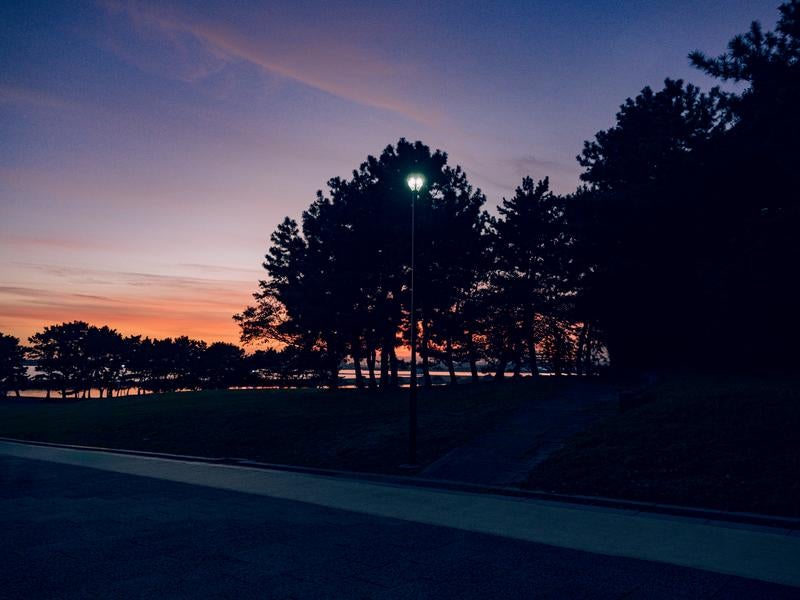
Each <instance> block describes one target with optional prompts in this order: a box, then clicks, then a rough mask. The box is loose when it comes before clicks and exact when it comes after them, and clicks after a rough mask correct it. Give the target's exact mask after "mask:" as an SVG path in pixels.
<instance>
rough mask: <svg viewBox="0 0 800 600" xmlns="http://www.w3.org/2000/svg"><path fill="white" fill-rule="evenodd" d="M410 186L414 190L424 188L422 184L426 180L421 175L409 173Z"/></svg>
mask: <svg viewBox="0 0 800 600" xmlns="http://www.w3.org/2000/svg"><path fill="white" fill-rule="evenodd" d="M407 181H408V187H410V188H411V189H412V191H415V192H418V191H420V189H422V184H423V183H425V180H424V179H423V178H422V176H421V175H409V176H408V180H407Z"/></svg>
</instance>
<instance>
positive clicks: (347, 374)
mask: <svg viewBox="0 0 800 600" xmlns="http://www.w3.org/2000/svg"><path fill="white" fill-rule="evenodd" d="M27 369H28V377H33V376H34V375H36V374H37V373H38V371H37V370H36V367H33V366H28V367H27ZM362 373H363V375H364V380H365V381H367V379H368V377H369V373H368V371H367V370H366V369H363V370H362ZM489 375H490V374H489V373H481V372H478V376H479V377H480V378H481V379H484V378H485V377H487V376H489ZM521 375H522V377H530V373H524V372H523V373H521ZM540 375H551V373H540ZM513 376H514V372H513V371H506V377H513ZM397 377H398V380H399V384H400V387H408V385H409V382H410V380H411V371H409V370H405V371H403V370H401V371H398V372H397ZM375 378H376V379H378V380H380V372H379V371H378V372H376V373H375ZM456 378H457V380H458V381H459V382H467V381H471V380H472V373H471V372H470V371H456ZM422 381H423V380H422V371H421V370H418V371H417V382H418V384H422ZM339 382H340V386H339V387H342V388H355V386H356V372H355V369H342V370H341V371H339ZM431 382H432V383H433V385H447V384H449V383H450V373H449V372H447V371H431ZM275 387H276V386H269V385H266V386H233V387H232V388H231V389H234V390H236V389H273V388H275ZM186 391H188V390H186ZM145 393H150V392H145ZM21 394H22V395H23V396H27V397H29V398H45V397H46V396H47V392H46V391H45V390H37V389H28V390H22V391H21ZM82 395H83V392H80V393H79V394H78V397H80V396H82ZM123 395H124V393H123ZM130 395H135V391H134V390H133V389H132V390H130ZM50 397H51V398H52V399H58V398H61V394H60V392H59V391H58V390H53V391H52V392H51V393H50ZM91 397H92V398H99V397H100V390H99V389H97V388H92V389H91ZM67 398H70V399H72V398H75V396H74V395H68V396H67Z"/></svg>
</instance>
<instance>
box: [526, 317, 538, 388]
mask: <svg viewBox="0 0 800 600" xmlns="http://www.w3.org/2000/svg"><path fill="white" fill-rule="evenodd" d="M527 333H528V360H529V361H530V369H531V377H538V376H539V361H538V359H537V356H536V336H535V335H534V333H533V320H532V321H531V322H530V323H529V324H528V332H527Z"/></svg>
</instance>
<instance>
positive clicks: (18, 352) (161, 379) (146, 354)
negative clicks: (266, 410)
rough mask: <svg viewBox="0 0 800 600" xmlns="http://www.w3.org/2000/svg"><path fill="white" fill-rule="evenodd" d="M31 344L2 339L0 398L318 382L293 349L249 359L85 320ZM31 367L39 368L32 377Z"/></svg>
mask: <svg viewBox="0 0 800 600" xmlns="http://www.w3.org/2000/svg"><path fill="white" fill-rule="evenodd" d="M28 341H29V345H28V346H27V347H23V346H22V345H20V342H19V339H18V338H16V337H13V336H10V335H4V334H2V333H0V396H6V395H7V394H8V393H9V392H15V393H16V394H17V395H19V393H20V390H24V389H28V388H36V389H44V390H46V391H47V397H50V394H51V393H56V394H59V395H60V396H61V397H62V398H66V397H69V396H73V397H82V398H87V397H91V396H92V394H93V393H95V394H96V395H98V396H103V397H112V396H114V395H122V394H129V393H131V392H133V393H148V392H170V391H176V390H198V389H224V388H228V387H231V386H244V385H292V384H297V383H300V382H304V383H308V382H313V381H314V372H313V369H311V368H309V367H308V365H309V364H312V362H313V361H312V360H311V359H309V358H308V357H303V359H302V360H301V359H300V357H298V356H296V355H295V354H294V353H293V352H292V351H291V350H289V351H286V352H283V351H276V350H268V351H264V350H261V351H257V352H255V353H254V354H252V355H250V356H245V354H244V351H243V350H242V349H241V348H240V347H239V346H236V345H234V344H227V343H224V342H215V343H213V344H206V342H204V341H201V340H193V339H191V338H189V337H186V336H181V337H176V338H163V339H151V338H149V337H142V336H139V335H132V336H123V335H121V334H120V333H119V332H117V331H116V330H114V329H111V328H109V327H107V326H104V327H96V326H94V325H89V324H88V323H85V322H83V321H73V322H70V323H62V324H60V325H52V326H48V327H45V328H44V329H43V330H42V331H40V332H38V333H36V334H35V335H33V336H31V337H30V338H29V340H28ZM26 364H30V365H32V366H34V368H35V375H33V376H32V377H29V376H28V374H27V367H26ZM93 390H95V391H94V392H93Z"/></svg>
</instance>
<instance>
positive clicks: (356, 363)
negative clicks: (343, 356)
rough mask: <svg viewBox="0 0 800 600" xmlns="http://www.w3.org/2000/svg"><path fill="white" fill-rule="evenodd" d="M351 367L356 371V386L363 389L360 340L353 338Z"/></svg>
mask: <svg viewBox="0 0 800 600" xmlns="http://www.w3.org/2000/svg"><path fill="white" fill-rule="evenodd" d="M353 368H354V369H355V372H356V388H358V389H359V390H363V389H364V375H363V374H362V373H361V340H359V339H357V338H356V339H355V340H353Z"/></svg>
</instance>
